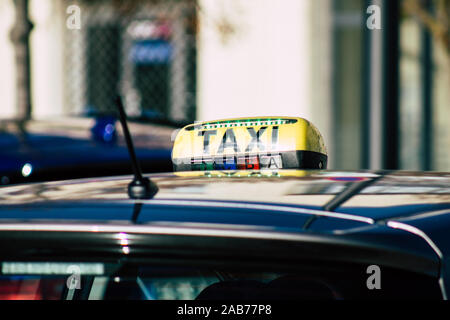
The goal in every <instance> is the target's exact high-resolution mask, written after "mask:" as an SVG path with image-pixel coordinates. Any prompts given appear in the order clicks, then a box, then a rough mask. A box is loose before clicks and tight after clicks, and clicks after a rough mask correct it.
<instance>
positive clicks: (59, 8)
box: [29, 0, 65, 119]
mask: <svg viewBox="0 0 450 320" xmlns="http://www.w3.org/2000/svg"><path fill="white" fill-rule="evenodd" d="M63 5H64V3H63V1H60V0H52V1H49V0H31V1H30V4H29V10H30V20H31V21H32V22H33V23H34V29H33V31H32V33H31V36H30V51H31V75H32V77H31V88H32V107H33V114H32V116H33V118H34V119H40V118H47V117H48V116H58V115H62V114H63V111H64V110H63V83H64V78H63V72H64V70H63V52H64V51H63V43H64V42H63V37H62V35H63V32H64V30H63V28H64V27H65V16H64V15H63V13H64V12H65V8H64V7H63Z"/></svg>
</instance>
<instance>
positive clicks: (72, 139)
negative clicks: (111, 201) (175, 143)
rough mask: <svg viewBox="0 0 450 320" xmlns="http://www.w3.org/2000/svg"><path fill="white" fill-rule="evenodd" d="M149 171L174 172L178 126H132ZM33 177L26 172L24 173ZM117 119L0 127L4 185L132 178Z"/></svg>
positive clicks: (0, 166) (1, 180)
mask: <svg viewBox="0 0 450 320" xmlns="http://www.w3.org/2000/svg"><path fill="white" fill-rule="evenodd" d="M130 126H131V127H132V129H133V132H134V133H135V140H136V142H135V144H136V153H137V155H138V157H139V159H140V161H141V165H142V168H143V169H144V170H146V171H147V172H169V171H172V165H171V160H170V157H171V149H172V142H171V134H172V132H173V130H174V128H173V127H170V126H166V125H156V124H143V123H130ZM26 167H28V168H27V170H28V172H24V168H26ZM131 172H132V170H131V166H130V163H129V155H128V151H127V147H126V144H125V142H124V141H123V136H122V133H121V130H120V127H117V126H116V119H115V118H112V117H104V118H97V119H94V118H67V119H56V120H30V121H28V122H25V123H20V122H13V121H3V122H0V185H8V184H17V183H24V182H37V181H52V180H61V179H74V178H86V177H99V176H110V175H121V174H130V173H131Z"/></svg>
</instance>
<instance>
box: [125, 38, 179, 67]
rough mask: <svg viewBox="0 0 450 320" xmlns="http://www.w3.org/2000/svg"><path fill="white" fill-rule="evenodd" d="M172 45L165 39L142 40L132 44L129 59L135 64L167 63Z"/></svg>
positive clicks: (170, 55)
mask: <svg viewBox="0 0 450 320" xmlns="http://www.w3.org/2000/svg"><path fill="white" fill-rule="evenodd" d="M172 51H173V47H172V45H171V44H170V43H169V42H167V41H165V40H162V39H160V40H143V41H138V42H135V43H134V44H133V47H132V49H131V60H132V61H133V62H134V63H135V64H164V63H169V62H170V59H171V57H172Z"/></svg>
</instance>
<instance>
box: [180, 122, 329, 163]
mask: <svg viewBox="0 0 450 320" xmlns="http://www.w3.org/2000/svg"><path fill="white" fill-rule="evenodd" d="M327 159H328V156H327V151H326V148H325V144H324V141H323V137H322V135H321V134H320V132H319V130H317V128H316V127H315V126H314V125H313V124H312V123H311V122H309V121H308V120H306V119H303V118H294V117H257V118H239V119H224V120H216V121H205V122H200V123H195V124H190V125H187V126H185V127H184V128H182V129H181V130H180V131H179V132H178V134H177V137H176V139H175V143H174V147H173V150H172V162H173V166H174V171H197V170H251V169H257V170H260V169H325V168H326V167H327Z"/></svg>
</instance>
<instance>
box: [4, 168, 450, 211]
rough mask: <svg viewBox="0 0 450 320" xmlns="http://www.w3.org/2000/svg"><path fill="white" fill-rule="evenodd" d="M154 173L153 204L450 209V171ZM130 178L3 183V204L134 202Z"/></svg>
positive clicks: (53, 204)
mask: <svg viewBox="0 0 450 320" xmlns="http://www.w3.org/2000/svg"><path fill="white" fill-rule="evenodd" d="M149 177H150V178H151V179H152V181H154V182H155V183H156V184H157V185H158V188H159V191H158V193H157V194H156V196H155V197H154V199H152V200H146V201H144V202H145V203H148V204H161V205H162V204H165V205H170V204H171V203H180V204H181V203H183V202H182V201H191V203H192V201H196V203H197V204H198V205H199V204H201V203H202V202H209V203H213V202H214V203H217V204H220V206H222V207H224V206H225V205H224V203H229V204H228V205H227V206H228V207H230V208H236V209H238V208H243V206H244V207H245V205H246V204H247V205H248V204H251V205H253V207H255V206H256V205H258V204H259V205H265V206H267V205H272V206H275V207H276V206H285V207H290V208H292V207H295V208H306V209H311V210H320V211H324V212H329V211H333V212H336V213H341V214H347V215H349V216H350V215H351V216H355V217H356V216H357V217H361V219H362V220H364V219H373V220H383V219H388V218H394V217H407V216H411V215H415V214H419V213H424V212H431V211H436V210H443V209H449V208H450V187H449V186H450V175H449V174H443V173H433V172H421V173H420V172H406V171H398V172H372V171H360V172H351V171H320V170H318V171H300V170H280V171H278V172H275V173H274V172H270V173H265V172H261V171H228V172H180V173H166V174H153V175H149ZM130 181H131V177H130V176H119V177H108V178H90V179H79V180H65V181H56V182H47V183H31V184H23V185H16V186H10V187H3V188H1V189H0V201H1V203H2V204H1V206H0V208H1V207H4V206H16V207H20V206H27V207H30V206H41V207H42V206H46V207H51V206H60V205H62V204H70V205H72V206H81V205H82V206H94V207H95V206H96V205H97V206H98V205H100V204H102V205H106V204H114V205H119V204H130V203H134V202H135V201H134V200H130V199H129V198H128V195H127V193H126V188H127V185H128V183H129V182H130ZM349 190H350V194H349ZM343 195H344V197H343ZM341 198H342V199H341ZM336 201H337V202H336ZM267 208H269V207H267ZM276 208H278V207H276ZM286 210H287V209H286ZM275 211H276V210H275ZM278 211H280V210H278ZM2 215H3V214H2V213H0V218H1V217H2ZM113 218H114V216H113V215H111V219H113ZM105 219H108V217H107V216H105Z"/></svg>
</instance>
